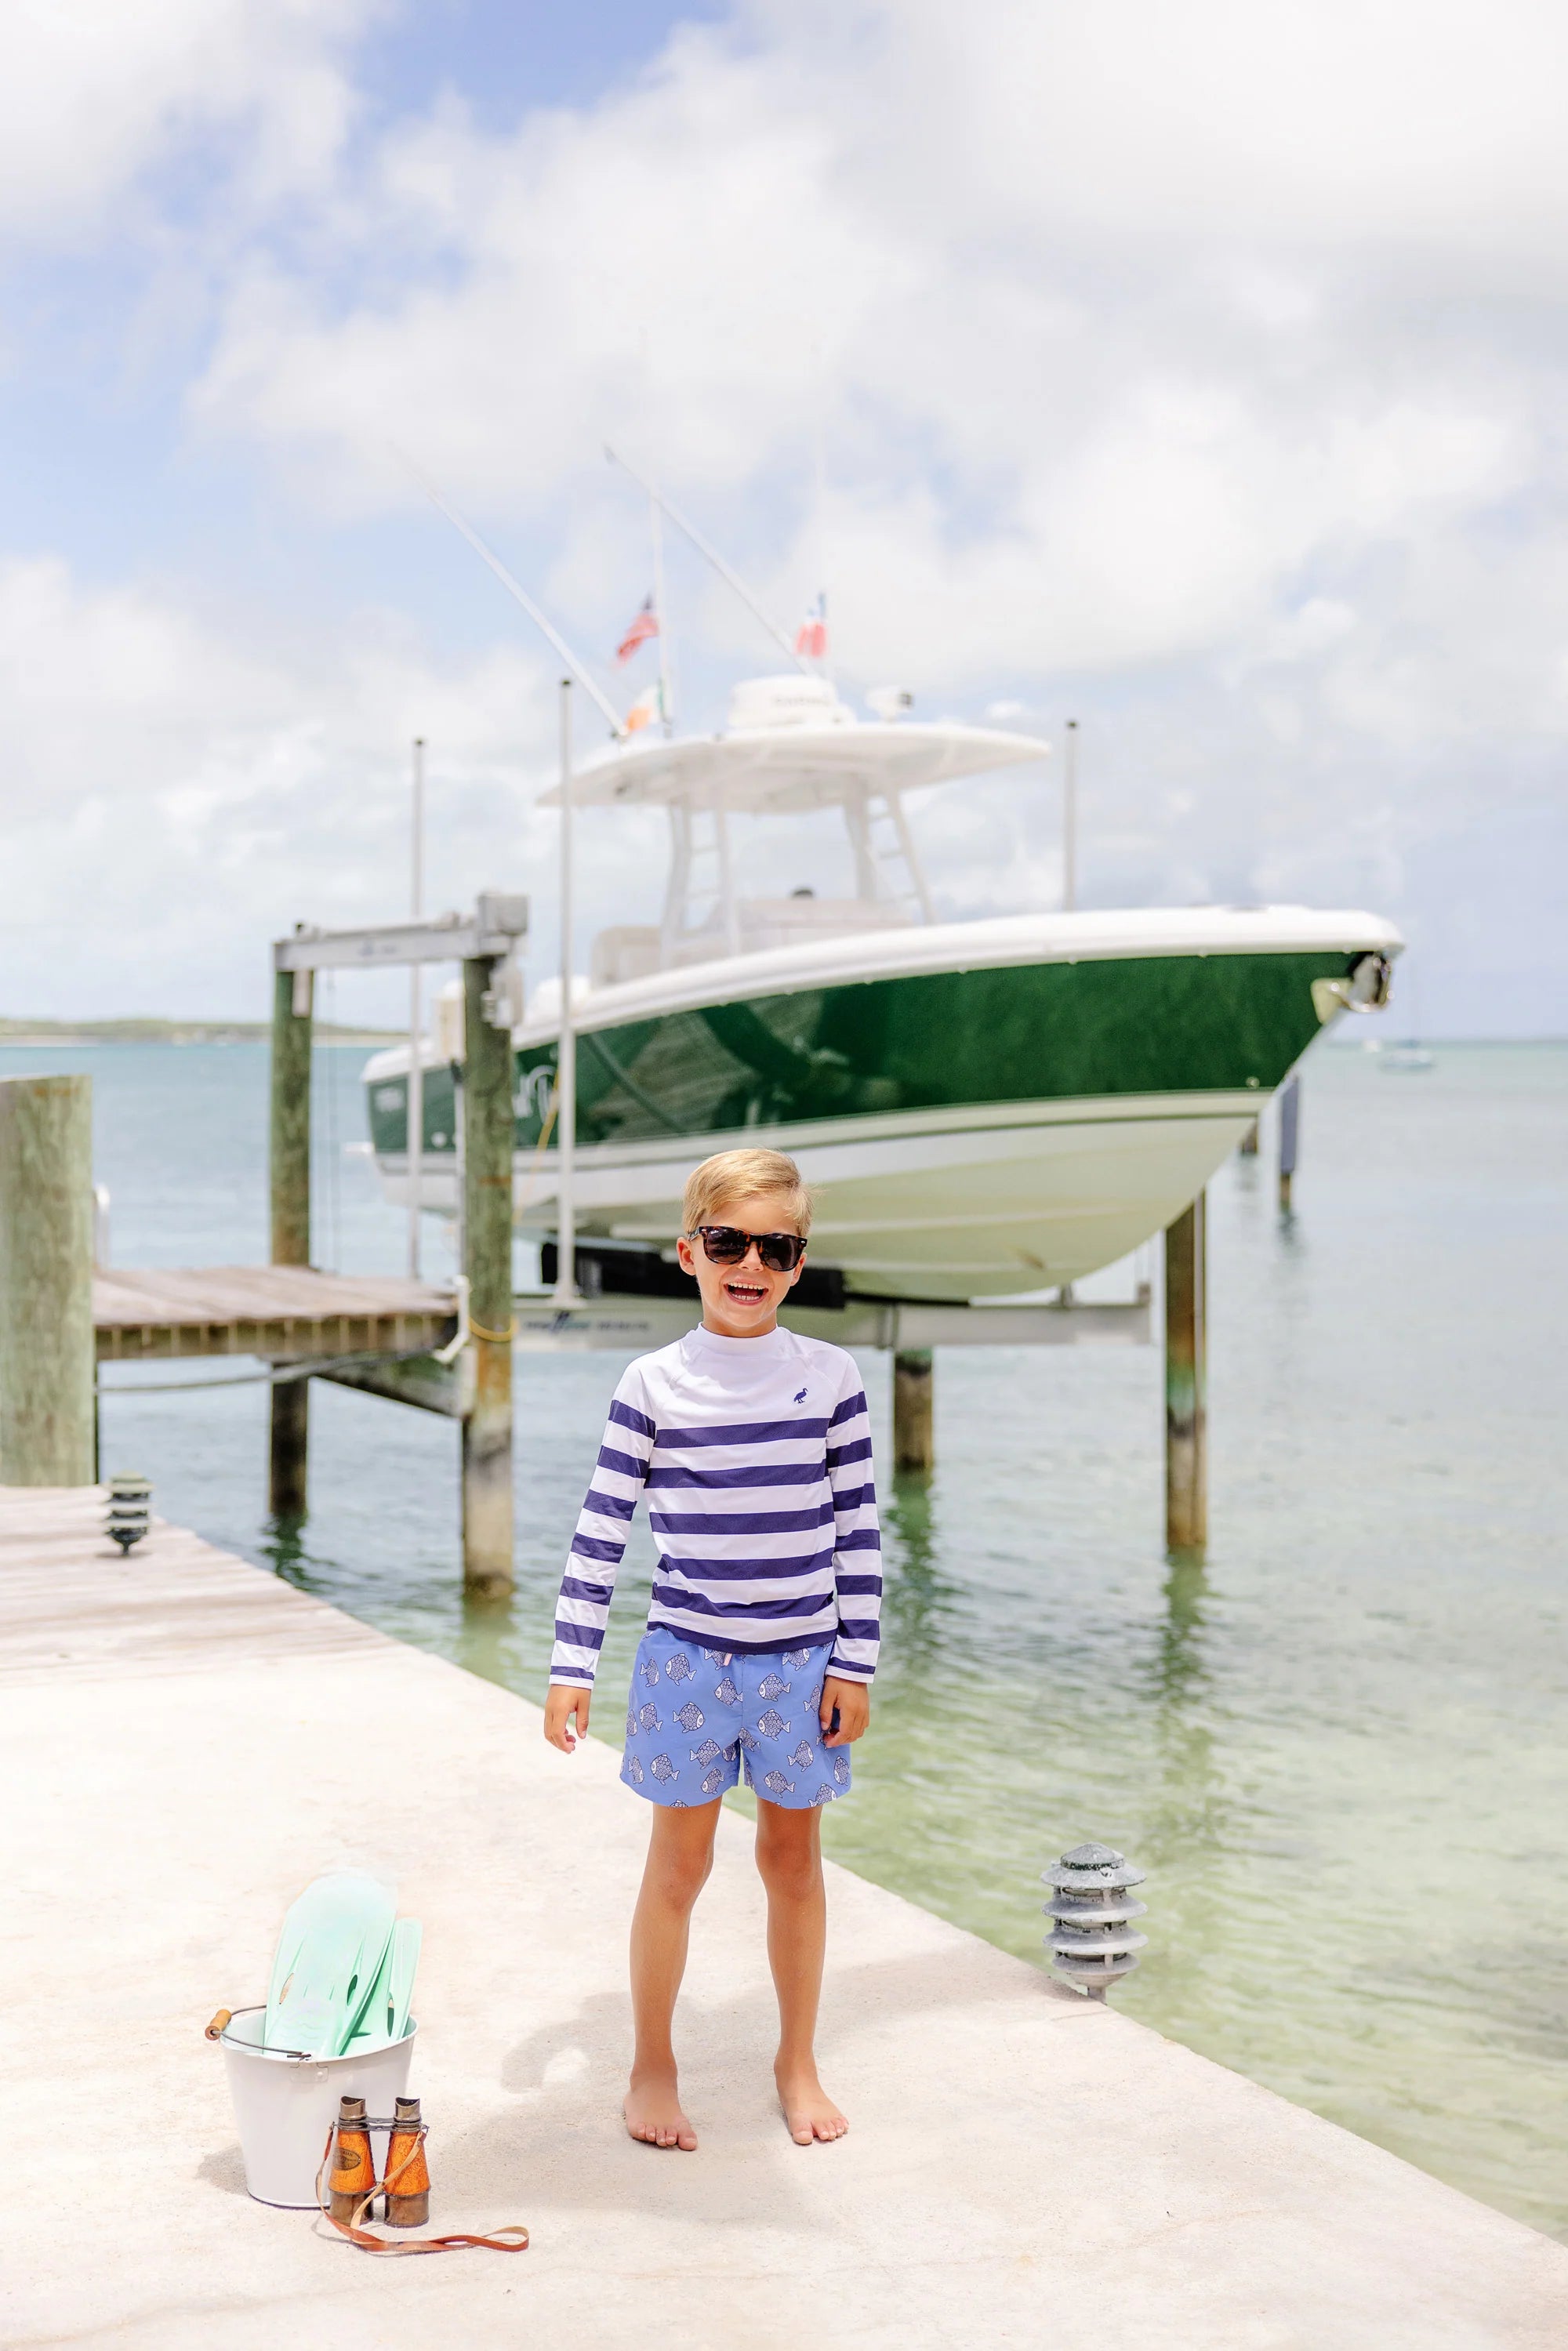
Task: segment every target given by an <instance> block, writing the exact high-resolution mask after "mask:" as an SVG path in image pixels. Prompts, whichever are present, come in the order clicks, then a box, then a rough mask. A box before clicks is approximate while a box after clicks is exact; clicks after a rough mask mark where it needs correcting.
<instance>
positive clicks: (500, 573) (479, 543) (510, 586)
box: [400, 452, 626, 742]
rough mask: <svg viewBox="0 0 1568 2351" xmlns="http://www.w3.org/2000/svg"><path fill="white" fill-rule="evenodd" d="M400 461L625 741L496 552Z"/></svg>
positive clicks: (601, 698) (606, 704)
mask: <svg viewBox="0 0 1568 2351" xmlns="http://www.w3.org/2000/svg"><path fill="white" fill-rule="evenodd" d="M400 454H401V452H400ZM402 462H403V464H404V465H406V466H407V467H408V470H409V472H410V473H411V474H412V475H413V477H414V479H415V481H416V482H417V483H418V484H419V486H420V487H421V489H422V490H423V492H424V494H425V496H426V497H427V498H428V499H429V500H430V503H431V505H432V506H433V507H437V508H438V509H439V511H440V512H441V513H442V514H444V516H445V517H446V519H447V521H448V522H449V523H450V524H451V525H452V528H454V530H456V531H460V532H461V533H462V535H463V537H464V538H465V539H466V540H467V541H468V544H469V546H470V547H471V548H472V549H474V552H475V554H476V555H477V556H478V557H479V559H480V560H481V561H482V562H484V563H487V564H488V565H489V567H490V569H491V570H492V571H493V572H494V573H495V575H496V577H497V580H499V581H500V583H501V585H502V587H503V588H505V589H506V590H507V592H508V593H509V594H510V595H513V596H515V597H516V598H517V602H518V603H519V604H520V605H521V606H522V608H523V610H524V611H525V612H526V613H527V614H528V618H529V620H530V621H531V622H533V624H534V626H535V628H536V629H538V632H539V634H540V635H541V636H542V637H543V638H544V639H545V641H546V643H548V644H549V646H550V647H551V649H552V650H553V651H554V652H556V653H559V655H560V658H561V660H562V661H563V662H564V663H565V664H566V666H567V668H568V669H569V670H570V672H571V674H572V675H573V677H575V678H576V680H577V682H578V684H579V685H580V686H581V687H582V689H583V691H584V693H585V694H587V695H590V696H591V699H592V700H593V701H594V702H595V703H597V704H598V705H599V708H600V709H601V711H602V712H603V714H604V716H605V717H606V718H607V719H608V720H609V722H610V732H611V733H612V735H613V736H614V737H615V739H616V741H617V742H622V741H623V740H624V739H625V735H626V729H625V727H624V726H622V723H621V720H620V719H619V718H618V717H617V716H616V714H615V709H614V706H613V705H612V703H611V701H610V699H609V697H608V695H605V694H603V693H601V690H600V688H599V687H598V685H597V684H595V683H594V680H593V678H592V677H591V675H590V674H589V672H588V670H587V669H586V668H585V667H584V665H583V664H582V663H581V662H580V661H579V659H578V657H577V655H576V654H575V653H573V652H572V649H571V647H570V645H569V644H568V643H567V641H566V639H565V638H564V637H563V636H562V635H561V633H560V631H559V629H557V628H555V627H554V626H553V625H552V624H551V622H549V621H548V620H547V619H546V618H545V615H544V614H543V613H542V612H541V611H540V610H539V608H538V605H537V604H536V603H535V601H534V600H533V598H532V597H531V596H530V595H529V594H528V590H527V589H526V588H525V587H523V586H522V585H521V583H520V582H519V581H517V580H514V579H513V577H512V574H511V573H510V572H509V571H508V570H507V567H506V565H505V564H504V563H503V562H502V560H501V559H500V557H499V556H498V555H497V553H496V551H495V549H493V548H490V547H487V546H486V543H485V541H484V540H483V539H482V538H480V536H479V534H478V532H477V531H476V529H475V528H474V526H473V524H472V523H470V522H467V521H465V519H464V517H463V516H462V515H460V514H459V513H458V511H457V509H456V507H452V506H448V504H447V502H446V500H445V499H444V497H443V496H442V495H441V493H440V491H439V490H438V489H437V488H436V486H435V485H434V482H432V481H431V479H430V477H429V476H428V475H426V474H424V473H423V472H422V471H421V469H420V468H419V466H417V465H415V464H414V462H413V458H412V457H407V456H405V457H404V458H403V461H402Z"/></svg>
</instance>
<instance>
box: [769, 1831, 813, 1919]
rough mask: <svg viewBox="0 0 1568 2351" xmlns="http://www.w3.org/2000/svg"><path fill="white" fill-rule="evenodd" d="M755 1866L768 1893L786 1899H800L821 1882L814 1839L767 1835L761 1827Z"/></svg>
mask: <svg viewBox="0 0 1568 2351" xmlns="http://www.w3.org/2000/svg"><path fill="white" fill-rule="evenodd" d="M757 1866H758V1871H759V1872H760V1873H761V1876H762V1882H763V1884H764V1885H765V1886H767V1888H768V1892H769V1893H770V1894H779V1895H782V1896H785V1897H786V1898H787V1899H788V1898H793V1899H794V1900H796V1901H800V1900H802V1899H803V1898H804V1897H805V1896H807V1895H809V1894H810V1893H812V1892H814V1891H815V1889H816V1887H817V1886H819V1885H820V1884H821V1876H822V1864H821V1855H819V1853H818V1851H817V1846H816V1841H815V1839H814V1838H813V1839H811V1840H810V1841H808V1840H807V1839H806V1838H804V1837H801V1836H800V1835H798V1834H783V1835H780V1834H778V1833H777V1832H775V1833H774V1834H768V1831H767V1830H766V1829H763V1830H761V1831H760V1832H759V1833H758V1839H757Z"/></svg>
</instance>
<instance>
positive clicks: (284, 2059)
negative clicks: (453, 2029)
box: [219, 2008, 419, 2205]
mask: <svg viewBox="0 0 1568 2351" xmlns="http://www.w3.org/2000/svg"><path fill="white" fill-rule="evenodd" d="M266 2030H267V2011H266V2009H265V2008H241V2009H236V2010H235V2013H234V2015H233V2016H232V2017H231V2018H230V2019H229V2022H228V2023H227V2024H226V2025H225V2027H224V2030H223V2032H222V2033H221V2034H220V2036H219V2038H220V2039H221V2041H222V2043H223V2048H224V2063H225V2065H226V2066H227V2067H228V2074H229V2094H230V2095H231V2096H232V2097H233V2099H234V2102H235V2122H236V2123H237V2124H238V2125H239V2143H240V2152H241V2154H242V2155H243V2156H244V2157H245V2184H246V2187H247V2188H248V2189H250V2192H251V2194H252V2195H253V2196H254V2197H255V2198H256V2200H257V2202H258V2203H261V2204H287V2205H313V2204H314V2203H315V2201H316V2175H317V2173H318V2172H319V2170H320V2168H321V2155H322V2150H323V2148H324V2147H325V2146H326V2144H327V2133H328V2132H329V2130H330V2129H331V2127H332V2125H333V2124H334V2123H335V2122H336V2121H337V2119H338V2101H339V2099H340V2097H342V2096H343V2095H344V2094H345V2093H347V2094H348V2095H350V2097H356V2098H363V2100H364V2102H365V2110H366V2112H367V2113H368V2114H371V2115H390V2114H391V2113H392V2101H393V2099H394V2098H399V2097H401V2096H402V2094H403V2092H404V2091H405V2090H406V2089H407V2088H408V2069H409V2064H410V2061H411V2060H412V2058H413V2036H414V2034H415V2033H416V2032H418V2031H419V2026H418V2025H417V2023H416V2022H414V2020H413V2017H412V2016H411V2017H410V2018H409V2021H408V2031H407V2032H405V2033H404V2034H403V2037H402V2040H401V2041H394V2042H393V2043H392V2045H391V2047H390V2048H385V2049H372V2050H371V2051H369V2052H368V2053H366V2054H365V2055H364V2056H362V2057H361V2056H360V2055H358V2054H356V2055H354V2056H352V2057H295V2056H290V2055H289V2054H288V2053H287V2051H285V2050H282V2049H264V2048H263V2047H262V2045H261V2039H262V2035H263V2033H264V2032H266ZM371 2152H372V2153H373V2155H374V2157H375V2160H376V2174H377V2177H378V2178H379V2177H380V2176H381V2173H382V2170H383V2169H384V2168H385V2165H386V2152H387V2135H386V2133H385V2132H384V2131H378V2132H375V2133H373V2134H372V2137H371Z"/></svg>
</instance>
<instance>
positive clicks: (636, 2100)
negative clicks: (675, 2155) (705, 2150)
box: [621, 2072, 697, 2154]
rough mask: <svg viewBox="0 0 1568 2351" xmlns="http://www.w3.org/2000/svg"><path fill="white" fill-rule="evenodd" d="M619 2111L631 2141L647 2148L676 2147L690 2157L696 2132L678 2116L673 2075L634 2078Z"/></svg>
mask: <svg viewBox="0 0 1568 2351" xmlns="http://www.w3.org/2000/svg"><path fill="white" fill-rule="evenodd" d="M621 2111H622V2114H623V2115H624V2116H625V2117H626V2127H627V2129H628V2130H629V2131H630V2132H631V2134H632V2137H633V2138H638V2139H641V2140H642V2141H643V2144H644V2145H645V2146H647V2147H684V2148H685V2150H686V2152H687V2153H688V2154H689V2153H690V2152H691V2150H692V2148H693V2147H695V2145H696V2143H697V2135H696V2133H695V2130H693V2128H692V2126H691V2125H690V2123H689V2122H687V2120H686V2118H685V2115H684V2114H683V2113H682V2112H681V2094H680V2091H679V2090H678V2089H677V2088H676V2086H675V2076H674V2073H673V2072H671V2073H668V2074H632V2080H631V2084H630V2086H629V2087H628V2089H627V2092H626V2096H625V2100H624V2102H623V2103H622V2108H621Z"/></svg>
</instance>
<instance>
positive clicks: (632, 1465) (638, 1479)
mask: <svg viewBox="0 0 1568 2351" xmlns="http://www.w3.org/2000/svg"><path fill="white" fill-rule="evenodd" d="M642 1402H643V1392H642V1383H641V1382H640V1381H638V1380H636V1379H635V1378H634V1377H628V1378H626V1379H624V1380H622V1384H621V1385H620V1387H619V1388H617V1390H616V1392H615V1400H614V1402H613V1403H612V1405H611V1407H610V1417H609V1420H608V1421H607V1422H606V1423H605V1427H604V1441H603V1443H602V1444H601V1446H600V1448H599V1459H598V1462H597V1463H596V1465H595V1467H594V1472H593V1482H592V1484H591V1486H590V1487H589V1489H588V1493H587V1496H586V1498H585V1499H584V1501H583V1505H582V1510H581V1511H580V1515H579V1517H578V1521H577V1531H576V1533H575V1534H574V1535H573V1536H572V1539H571V1552H570V1557H569V1558H568V1560H567V1563H566V1573H565V1574H564V1575H563V1576H562V1577H561V1581H560V1593H559V1598H558V1599H557V1601H556V1609H555V1648H554V1651H553V1653H552V1655H551V1657H550V1669H549V1678H550V1687H549V1698H548V1699H547V1701H546V1705H545V1737H546V1738H547V1739H548V1740H549V1741H550V1743H551V1745H552V1746H555V1747H559V1748H563V1749H565V1750H567V1751H568V1752H570V1749H571V1746H572V1743H573V1734H574V1735H575V1737H576V1738H578V1739H580V1738H581V1737H582V1735H583V1733H584V1732H585V1731H586V1730H587V1729H588V1708H589V1698H590V1693H591V1690H592V1688H593V1677H594V1674H595V1673H596V1671H597V1670H598V1667H599V1652H600V1649H601V1646H602V1645H603V1641H604V1628H605V1625H607V1624H608V1623H609V1621H610V1603H611V1600H612V1596H613V1594H614V1591H615V1571H616V1569H617V1568H618V1567H619V1566H620V1564H621V1562H622V1556H623V1555H624V1553H625V1550H626V1538H627V1535H628V1534H629V1532H630V1531H631V1526H632V1513H633V1512H634V1511H635V1510H636V1508H637V1497H638V1495H639V1494H640V1493H641V1492H642V1490H643V1481H644V1479H646V1477H647V1474H648V1462H649V1458H650V1457H651V1455H652V1453H653V1421H652V1419H651V1418H650V1417H649V1416H648V1414H647V1413H646V1412H644V1411H643V1409H642ZM569 1725H570V1726H572V1732H571V1733H569Z"/></svg>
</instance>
